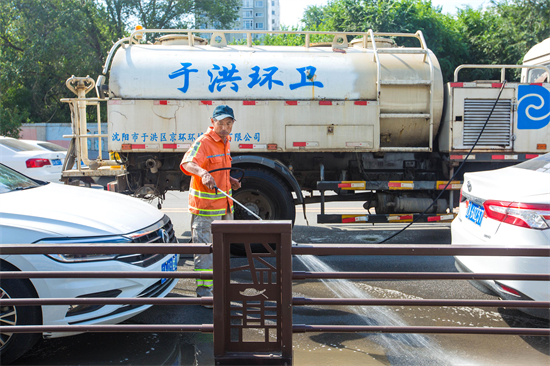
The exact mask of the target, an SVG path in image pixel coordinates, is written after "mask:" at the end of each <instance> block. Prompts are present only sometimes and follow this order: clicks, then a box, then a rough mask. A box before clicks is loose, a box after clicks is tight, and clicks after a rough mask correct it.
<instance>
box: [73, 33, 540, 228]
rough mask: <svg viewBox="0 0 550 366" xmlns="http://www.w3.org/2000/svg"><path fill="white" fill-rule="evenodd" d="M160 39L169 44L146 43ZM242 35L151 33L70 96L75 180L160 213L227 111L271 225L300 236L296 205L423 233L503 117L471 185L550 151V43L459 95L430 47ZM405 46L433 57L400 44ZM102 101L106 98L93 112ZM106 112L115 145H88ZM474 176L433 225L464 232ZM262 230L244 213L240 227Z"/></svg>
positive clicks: (372, 38) (235, 153) (248, 190)
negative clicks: (91, 111)
mask: <svg viewBox="0 0 550 366" xmlns="http://www.w3.org/2000/svg"><path fill="white" fill-rule="evenodd" d="M198 32H200V33H201V34H208V35H210V40H209V41H207V40H205V39H204V38H199V37H197V36H196V34H197V33H198ZM153 33H154V35H159V34H161V33H168V34H167V35H164V36H161V37H159V38H157V39H156V41H155V42H154V44H153V43H151V42H144V39H145V37H144V36H145V35H146V34H147V36H148V37H149V36H151V35H153ZM228 33H243V32H242V31H240V32H239V31H218V30H211V31H206V30H169V31H167V30H144V29H139V30H136V31H135V32H133V33H132V35H131V36H130V37H128V38H125V39H121V40H120V41H118V42H117V43H116V44H115V45H114V46H113V47H112V49H111V51H110V52H109V55H108V57H107V60H106V63H105V65H104V69H103V74H104V75H100V76H99V77H98V79H97V82H94V80H93V79H91V78H89V77H86V78H76V77H72V78H70V79H69V80H67V86H68V87H69V89H71V90H72V91H73V92H74V93H75V94H77V98H71V99H64V101H65V102H68V103H70V105H71V110H72V111H73V113H72V117H73V118H72V124H73V134H72V135H70V136H67V137H71V138H72V140H71V147H70V150H71V153H70V154H69V155H72V156H73V157H74V158H75V159H76V162H77V168H76V169H71V168H70V167H72V166H73V161H71V159H66V162H65V166H64V171H63V178H62V179H63V180H64V181H65V182H69V181H72V180H89V179H90V178H94V179H98V178H101V179H103V180H105V179H108V180H112V181H113V182H112V183H110V184H109V185H108V188H109V189H111V190H116V191H118V192H125V193H130V194H133V195H136V196H138V197H149V198H151V197H159V199H163V198H164V195H165V193H166V192H167V191H168V190H180V191H184V190H187V189H188V187H189V177H187V176H185V175H184V174H182V172H181V171H180V169H179V164H180V161H181V159H182V157H183V154H184V153H185V152H186V151H187V149H188V148H189V147H190V145H191V143H192V142H193V141H194V140H195V139H196V138H197V137H198V136H200V135H201V134H202V133H204V132H205V131H206V129H207V127H208V126H209V124H210V119H209V118H210V117H211V115H212V111H213V109H214V108H215V107H216V105H219V104H227V105H229V106H230V107H232V108H233V109H234V111H235V116H236V123H235V125H234V128H233V133H232V141H231V149H232V151H231V154H232V163H233V166H234V167H237V168H241V169H244V170H245V175H244V178H243V181H242V188H241V189H239V190H238V191H236V192H234V198H235V199H236V200H238V201H240V202H241V203H243V204H244V205H245V206H247V207H248V208H249V209H250V210H251V211H253V212H254V213H256V214H257V215H259V216H260V217H262V218H263V219H290V220H294V218H295V205H298V204H302V205H304V209H305V204H306V203H313V202H320V203H321V215H319V216H318V222H319V223H342V222H350V223H352V222H373V223H374V222H403V221H411V220H412V219H413V218H415V215H418V213H419V212H423V211H424V210H425V209H426V208H427V207H428V206H429V205H430V204H431V203H432V201H433V199H434V198H435V197H436V196H437V195H438V194H439V193H440V192H441V190H442V189H444V188H445V187H446V186H447V183H448V180H449V179H450V178H451V177H452V176H453V172H454V169H455V168H456V167H457V166H458V165H459V164H460V163H461V162H462V161H463V160H464V157H465V156H466V154H467V153H468V152H469V151H470V149H471V148H472V147H473V145H474V143H475V142H476V140H477V139H478V136H479V134H480V132H481V130H482V127H483V125H484V124H485V122H486V120H487V119H488V117H489V115H490V113H491V110H492V109H493V107H494V111H493V113H492V114H491V117H490V118H489V120H488V123H487V125H486V128H485V130H484V132H483V134H482V136H481V137H480V138H479V141H478V142H477V145H476V146H475V148H474V150H473V153H472V154H471V155H470V157H469V159H468V161H467V162H466V164H465V166H464V168H463V169H462V173H463V172H464V171H475V170H483V169H488V168H496V167H501V166H504V165H509V164H515V163H518V162H520V161H523V160H526V159H530V158H533V157H536V156H538V155H539V154H543V153H546V152H549V151H550V149H549V146H548V145H549V143H550V127H549V122H550V84H549V80H548V75H549V74H550V71H549V66H550V39H547V40H546V41H544V42H542V43H540V44H539V45H537V46H535V47H534V48H533V49H532V50H531V51H530V53H529V54H528V55H526V58H525V63H526V64H525V65H521V66H518V65H463V66H460V67H459V68H457V70H456V71H455V79H454V82H451V83H447V84H446V85H444V83H443V79H442V75H441V71H440V66H439V63H438V60H437V58H436V57H435V55H434V54H433V53H432V52H431V51H430V50H429V49H428V48H427V46H426V42H425V41H424V37H423V35H422V33H421V32H420V31H418V32H416V33H415V34H402V33H399V34H392V33H374V32H372V31H371V30H369V31H368V32H365V33H334V34H332V36H333V37H334V40H333V41H332V42H327V43H318V44H314V43H311V42H310V37H311V35H312V34H325V35H326V34H327V33H320V32H272V33H301V34H305V44H304V45H303V46H302V47H297V46H296V47H287V46H284V47H283V46H261V45H253V44H252V39H253V35H254V34H255V33H260V32H256V31H248V32H247V45H228V44H227V42H226V40H225V35H226V34H228ZM350 36H354V37H355V39H353V40H352V41H349V42H348V39H350V38H351V37H350ZM403 37H409V38H411V37H412V38H416V39H417V40H418V43H419V45H418V46H417V47H403V46H399V45H398V44H396V43H395V41H394V40H393V39H403ZM472 67H481V68H498V69H501V70H502V72H501V74H502V77H501V80H492V81H470V82H463V81H459V78H458V76H459V71H460V70H461V69H463V68H472ZM510 68H523V69H524V70H522V80H521V83H505V85H504V87H503V83H504V74H505V70H506V69H510ZM105 76H108V84H107V83H106V80H107V79H106V77H105ZM94 86H95V90H96V94H97V95H96V97H95V98H86V93H87V92H88V91H91V90H92V89H94ZM502 87H503V88H502ZM501 89H502V94H501V95H500V98H499V99H498V100H497V96H498V95H499V92H500V91H501ZM103 102H106V103H107V118H108V119H107V123H108V131H103V132H101V130H100V129H101V124H100V122H101V121H99V118H98V129H99V130H100V132H99V134H98V135H91V134H88V133H87V132H86V131H87V121H86V108H87V107H88V106H96V108H97V111H98V116H99V110H100V104H101V103H103ZM101 137H106V138H107V139H108V149H109V151H110V152H112V153H114V154H113V156H114V157H115V158H114V159H113V160H101V159H100V158H98V160H90V159H88V156H87V150H86V149H87V139H90V138H101ZM100 148H101V147H100ZM81 161H83V162H84V163H85V164H86V165H87V167H83V166H81V165H80V162H81ZM461 176H462V175H461V174H460V175H458V176H457V177H456V180H455V181H453V182H451V183H450V184H449V185H448V186H447V190H446V192H445V193H444V194H443V195H442V196H441V198H440V199H439V200H438V201H437V202H436V203H435V204H434V205H433V208H432V209H431V210H430V211H429V214H428V215H424V216H423V218H422V221H450V220H452V218H453V215H452V207H454V204H453V203H455V202H454V201H456V200H457V199H458V197H457V194H456V193H454V194H453V191H456V190H458V189H460V187H461V181H460V179H461ZM326 191H333V192H335V193H336V194H332V193H331V194H330V195H325V192H326ZM307 192H309V194H308V193H307ZM336 200H338V201H345V200H355V201H358V200H361V201H363V202H365V203H364V207H365V208H366V209H371V208H374V209H375V212H376V214H374V213H372V210H371V211H370V212H369V211H366V212H365V214H363V215H357V214H355V215H341V214H338V215H328V214H325V210H324V204H325V202H327V201H336ZM159 206H160V201H159ZM248 215H249V214H248V213H246V212H245V211H244V210H243V211H239V208H238V207H237V208H236V217H237V218H250V216H248Z"/></svg>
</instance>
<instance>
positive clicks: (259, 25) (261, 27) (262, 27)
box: [256, 23, 264, 29]
mask: <svg viewBox="0 0 550 366" xmlns="http://www.w3.org/2000/svg"><path fill="white" fill-rule="evenodd" d="M256 29H264V23H256Z"/></svg>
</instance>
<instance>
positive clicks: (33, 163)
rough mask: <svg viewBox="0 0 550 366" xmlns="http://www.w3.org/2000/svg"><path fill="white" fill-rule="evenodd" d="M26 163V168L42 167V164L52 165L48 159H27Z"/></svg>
mask: <svg viewBox="0 0 550 366" xmlns="http://www.w3.org/2000/svg"><path fill="white" fill-rule="evenodd" d="M26 163H27V168H42V167H43V166H44V165H52V163H50V161H49V160H48V159H29V160H27V161H26Z"/></svg>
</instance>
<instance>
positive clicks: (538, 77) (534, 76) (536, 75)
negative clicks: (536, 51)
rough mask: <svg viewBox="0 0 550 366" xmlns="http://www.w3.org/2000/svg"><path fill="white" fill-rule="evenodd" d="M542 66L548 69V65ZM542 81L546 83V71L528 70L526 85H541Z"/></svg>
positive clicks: (549, 65) (549, 64)
mask: <svg viewBox="0 0 550 366" xmlns="http://www.w3.org/2000/svg"><path fill="white" fill-rule="evenodd" d="M544 66H548V67H550V63H547V64H545V65H544ZM544 81H546V82H548V74H547V73H546V71H544V70H543V69H532V70H529V73H528V74H527V82H528V83H542V82H544Z"/></svg>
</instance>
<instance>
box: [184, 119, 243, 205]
mask: <svg viewBox="0 0 550 366" xmlns="http://www.w3.org/2000/svg"><path fill="white" fill-rule="evenodd" d="M229 140H230V138H227V140H226V142H225V143H224V141H223V139H222V138H221V137H220V136H218V134H217V133H215V132H214V128H213V127H212V126H210V127H208V131H206V133H205V134H203V135H201V136H200V137H199V138H198V139H196V140H195V142H194V143H193V145H191V148H190V149H189V150H188V151H187V152H186V153H185V156H184V157H183V160H182V161H181V165H180V169H181V170H182V172H184V173H185V174H186V175H190V176H191V185H190V187H189V212H191V213H192V214H194V215H199V216H222V215H225V214H228V213H232V212H233V201H232V200H230V199H229V198H227V197H226V196H224V195H223V194H221V193H219V192H218V193H216V192H215V190H213V189H208V188H207V187H206V186H205V185H204V184H202V179H201V177H199V176H197V175H194V174H191V173H189V172H188V171H187V170H185V169H184V168H183V164H184V163H189V162H194V163H195V164H197V165H198V166H200V167H201V168H203V169H205V170H207V171H211V170H214V169H219V168H230V167H231V160H232V159H231V154H230V149H229ZM211 174H212V177H213V178H214V180H215V181H216V186H217V187H218V191H220V190H221V191H224V192H225V193H227V194H229V195H230V196H231V194H232V192H231V182H230V180H229V170H221V171H218V172H214V173H211Z"/></svg>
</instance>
